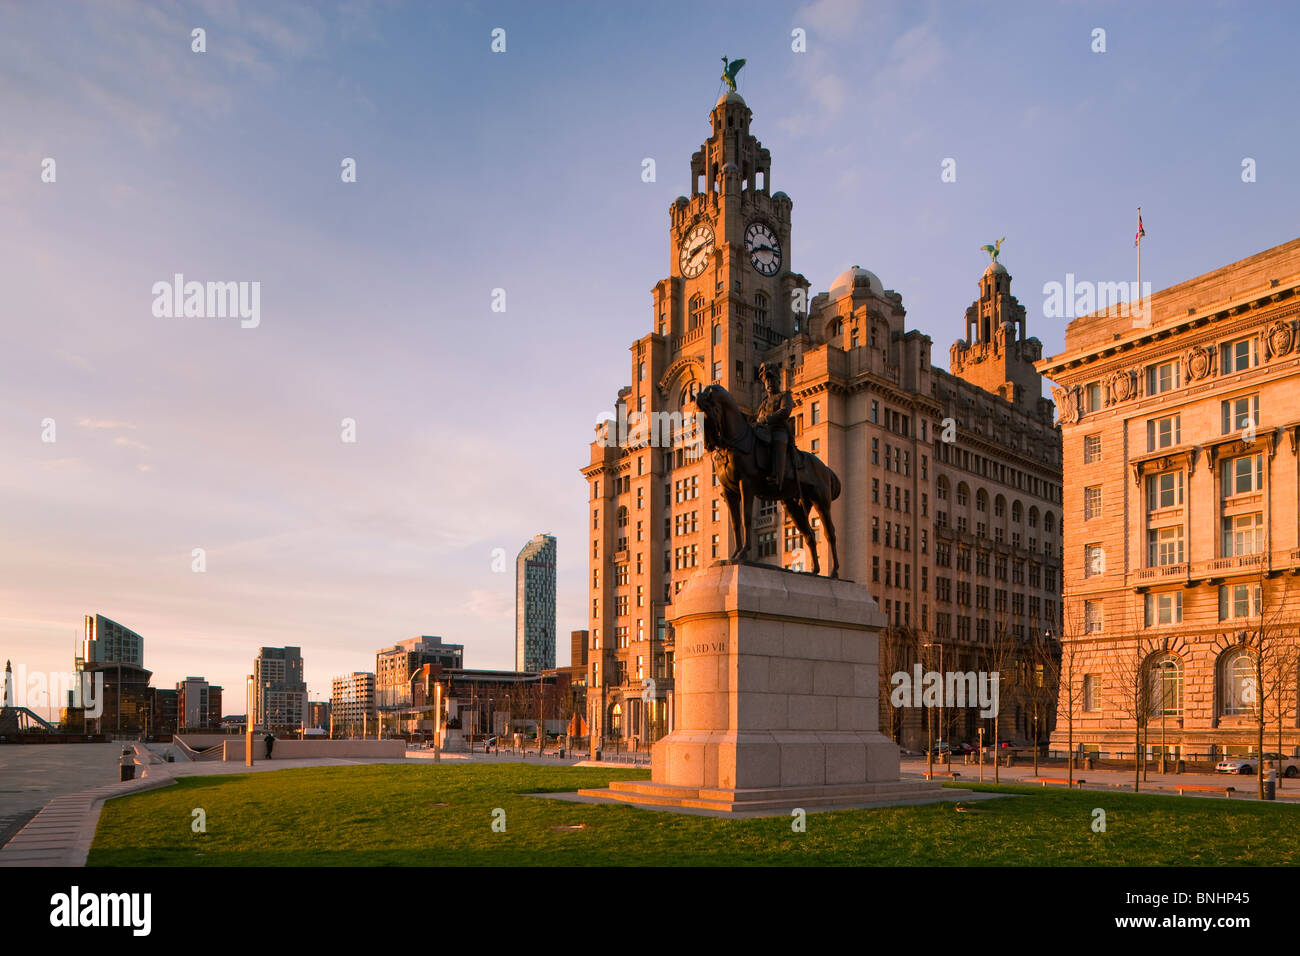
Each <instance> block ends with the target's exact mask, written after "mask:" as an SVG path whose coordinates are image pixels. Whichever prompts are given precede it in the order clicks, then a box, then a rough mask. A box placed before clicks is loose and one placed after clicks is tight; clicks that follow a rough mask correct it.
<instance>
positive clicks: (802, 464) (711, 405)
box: [695, 363, 840, 578]
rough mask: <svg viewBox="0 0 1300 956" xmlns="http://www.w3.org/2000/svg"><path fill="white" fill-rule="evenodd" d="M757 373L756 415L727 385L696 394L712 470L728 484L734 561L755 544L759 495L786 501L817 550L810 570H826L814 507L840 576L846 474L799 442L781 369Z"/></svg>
mask: <svg viewBox="0 0 1300 956" xmlns="http://www.w3.org/2000/svg"><path fill="white" fill-rule="evenodd" d="M759 376H760V377H761V378H762V380H763V385H764V387H765V388H766V390H767V395H766V396H765V397H764V399H763V402H762V404H761V405H759V407H758V412H757V413H756V414H755V416H754V418H753V420H752V421H751V420H750V419H749V418H747V417H746V416H745V413H744V412H742V411H741V410H740V406H739V405H737V404H736V400H735V399H734V398H732V397H731V394H730V393H729V392H728V391H727V390H726V389H725V388H723V387H722V386H721V385H709V386H708V387H706V388H705V389H704V390H702V391H701V392H700V393H699V395H698V396H696V399H695V404H696V405H697V406H698V407H699V409H700V412H701V414H702V415H703V416H704V423H703V432H704V450H705V451H708V452H711V453H712V455H713V470H714V472H715V473H716V474H717V476H718V482H719V483H720V484H721V485H722V491H723V495H724V497H725V498H726V499H727V511H728V512H729V513H730V514H731V527H732V530H733V531H735V533H736V550H735V552H734V553H733V554H732V555H731V560H732V561H746V560H748V559H749V556H750V549H751V546H752V544H753V541H754V500H755V499H756V498H757V499H761V500H763V501H780V502H781V503H782V504H783V505H784V506H785V511H786V514H788V515H789V516H790V519H791V520H792V521H793V522H794V523H795V526H796V527H798V529H799V531H800V533H801V534H802V535H803V537H804V541H805V542H806V543H807V546H808V548H809V550H810V551H811V553H812V573H813V574H820V573H821V562H820V561H819V560H818V559H817V538H816V536H815V535H814V534H813V529H812V525H811V524H810V523H809V520H808V516H809V514H810V513H811V511H812V509H813V508H816V509H817V514H818V516H820V518H821V522H822V527H824V528H825V529H826V540H827V541H828V542H829V543H830V546H831V575H830V576H831V577H832V578H837V577H839V574H840V558H839V552H838V551H837V550H836V548H835V525H834V524H833V523H832V522H831V502H832V501H834V500H835V499H836V498H838V497H839V495H840V479H839V477H838V476H837V475H836V474H835V472H833V471H831V470H830V469H829V468H828V467H826V465H825V464H824V463H823V462H822V461H821V459H819V458H818V457H817V456H816V455H814V454H812V453H811V452H805V451H800V450H799V449H797V448H795V446H794V434H793V426H792V424H791V422H790V413H791V412H792V411H793V410H794V399H793V398H791V396H790V392H789V390H788V389H784V388H782V387H781V370H780V368H779V367H777V366H769V365H768V364H766V363H764V364H763V365H762V366H761V367H760V368H759Z"/></svg>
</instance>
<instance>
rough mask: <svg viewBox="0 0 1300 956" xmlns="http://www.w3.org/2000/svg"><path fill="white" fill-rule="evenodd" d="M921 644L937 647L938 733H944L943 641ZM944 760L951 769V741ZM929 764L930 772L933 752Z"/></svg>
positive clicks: (932, 745) (932, 748)
mask: <svg viewBox="0 0 1300 956" xmlns="http://www.w3.org/2000/svg"><path fill="white" fill-rule="evenodd" d="M921 646H922V647H937V648H939V733H940V734H945V733H947V729H946V727H945V724H944V717H945V716H946V714H945V713H944V703H945V699H944V686H945V685H944V679H943V642H942V641H927V642H926V643H924V644H922V645H921ZM922 679H923V680H924V678H922ZM930 723H931V726H932V727H933V721H931V722H930ZM931 736H933V733H932V734H931ZM930 750H931V752H933V750H934V743H933V741H932V742H931V745H930ZM946 762H947V764H948V769H949V770H951V769H952V746H951V743H950V745H949V747H948V753H947V757H946ZM929 764H930V771H931V773H933V772H934V758H933V754H932V755H931V757H930V758H929Z"/></svg>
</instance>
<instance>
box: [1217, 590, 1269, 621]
mask: <svg viewBox="0 0 1300 956" xmlns="http://www.w3.org/2000/svg"><path fill="white" fill-rule="evenodd" d="M1259 596H1260V595H1259V585H1258V584H1224V585H1221V586H1220V587H1219V620H1220V621H1232V620H1237V619H1239V618H1248V617H1255V616H1257V615H1258V614H1259Z"/></svg>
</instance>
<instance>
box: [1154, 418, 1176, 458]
mask: <svg viewBox="0 0 1300 956" xmlns="http://www.w3.org/2000/svg"><path fill="white" fill-rule="evenodd" d="M1181 418H1182V416H1180V415H1169V416H1167V417H1166V418H1156V419H1153V420H1151V421H1149V422H1147V451H1155V450H1156V449H1157V448H1172V447H1173V446H1174V445H1177V444H1178V443H1179V442H1180V441H1182V437H1181V432H1182V428H1181V424H1182V422H1181Z"/></svg>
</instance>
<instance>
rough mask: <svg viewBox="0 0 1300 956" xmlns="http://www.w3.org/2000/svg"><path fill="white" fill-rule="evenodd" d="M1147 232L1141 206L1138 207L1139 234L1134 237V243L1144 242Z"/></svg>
mask: <svg viewBox="0 0 1300 956" xmlns="http://www.w3.org/2000/svg"><path fill="white" fill-rule="evenodd" d="M1146 234H1147V231H1146V230H1145V229H1143V228H1142V208H1141V207H1140V206H1139V207H1138V231H1137V235H1136V236H1134V237H1133V245H1135V246H1136V245H1139V244H1140V243H1141V242H1142V237H1143V236H1145V235H1146Z"/></svg>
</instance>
